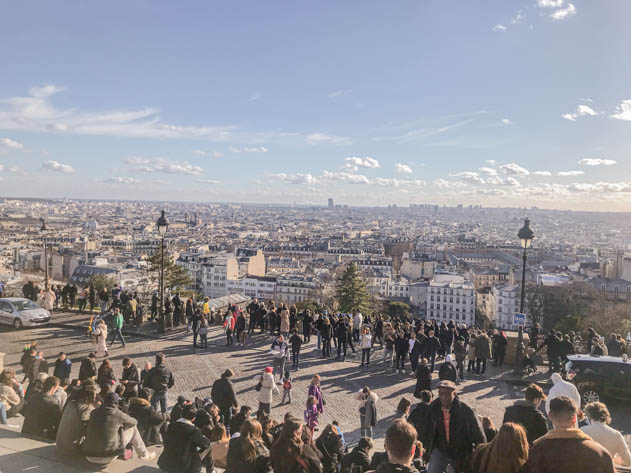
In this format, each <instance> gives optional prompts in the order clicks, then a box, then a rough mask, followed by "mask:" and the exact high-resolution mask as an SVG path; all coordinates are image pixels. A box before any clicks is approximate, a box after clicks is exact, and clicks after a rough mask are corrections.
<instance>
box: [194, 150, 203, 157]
mask: <svg viewBox="0 0 631 473" xmlns="http://www.w3.org/2000/svg"><path fill="white" fill-rule="evenodd" d="M192 153H193V154H195V155H197V156H206V151H204V150H203V149H194V150H193V151H192Z"/></svg>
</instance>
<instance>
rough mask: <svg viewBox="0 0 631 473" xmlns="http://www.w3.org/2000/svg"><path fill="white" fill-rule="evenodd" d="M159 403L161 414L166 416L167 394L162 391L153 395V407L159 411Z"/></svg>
mask: <svg viewBox="0 0 631 473" xmlns="http://www.w3.org/2000/svg"><path fill="white" fill-rule="evenodd" d="M158 403H160V412H162V413H163V414H166V412H167V392H166V391H160V392H157V393H153V396H151V407H153V408H154V409H155V410H158Z"/></svg>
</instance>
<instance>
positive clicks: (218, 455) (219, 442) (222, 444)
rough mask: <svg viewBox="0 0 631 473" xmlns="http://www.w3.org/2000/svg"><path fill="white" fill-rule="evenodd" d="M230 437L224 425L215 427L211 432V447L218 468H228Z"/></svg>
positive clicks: (214, 462)
mask: <svg viewBox="0 0 631 473" xmlns="http://www.w3.org/2000/svg"><path fill="white" fill-rule="evenodd" d="M229 442H230V437H229V436H228V432H226V428H225V427H224V426H223V425H221V424H220V425H218V426H217V427H215V428H214V429H213V430H212V432H211V434H210V448H211V451H212V459H213V464H214V466H216V467H217V468H224V469H225V468H226V466H227V460H226V459H227V457H228V445H229Z"/></svg>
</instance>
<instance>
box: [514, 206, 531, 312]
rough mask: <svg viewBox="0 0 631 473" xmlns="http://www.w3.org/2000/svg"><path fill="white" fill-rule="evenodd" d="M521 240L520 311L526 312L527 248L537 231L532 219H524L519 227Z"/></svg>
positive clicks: (518, 234)
mask: <svg viewBox="0 0 631 473" xmlns="http://www.w3.org/2000/svg"><path fill="white" fill-rule="evenodd" d="M517 236H518V237H519V240H520V241H521V247H522V248H523V249H524V262H523V268H522V276H521V304H520V306H519V312H521V313H522V314H523V313H524V302H525V298H526V259H527V256H526V250H528V248H530V246H531V245H532V240H534V238H535V232H534V231H532V228H530V219H529V218H526V219H524V226H523V227H521V228H520V229H519V233H517Z"/></svg>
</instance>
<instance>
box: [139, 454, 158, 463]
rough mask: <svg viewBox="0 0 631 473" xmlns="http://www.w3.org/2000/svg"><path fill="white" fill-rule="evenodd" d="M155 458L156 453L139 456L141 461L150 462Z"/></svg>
mask: <svg viewBox="0 0 631 473" xmlns="http://www.w3.org/2000/svg"><path fill="white" fill-rule="evenodd" d="M155 457H156V452H147V453H146V454H145V455H143V456H141V457H140V459H141V460H142V461H146V462H150V461H151V460H153V459H154V458H155Z"/></svg>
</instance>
